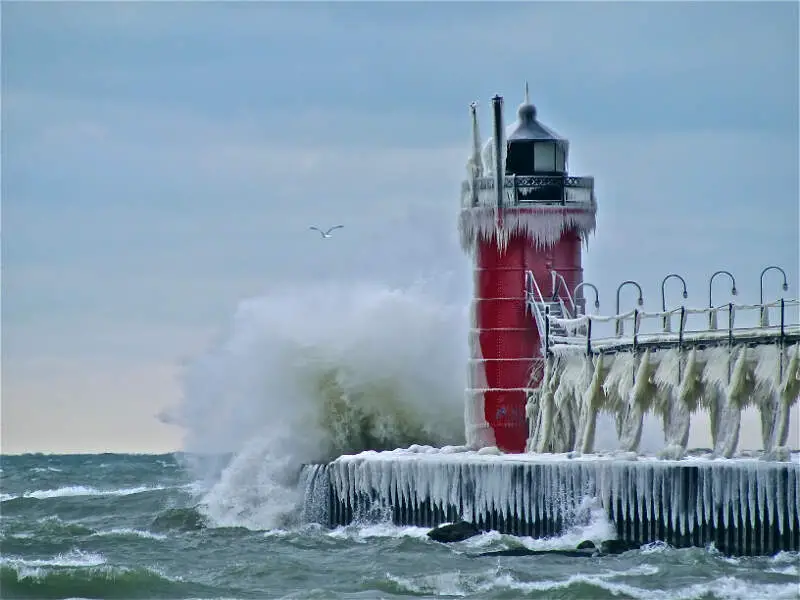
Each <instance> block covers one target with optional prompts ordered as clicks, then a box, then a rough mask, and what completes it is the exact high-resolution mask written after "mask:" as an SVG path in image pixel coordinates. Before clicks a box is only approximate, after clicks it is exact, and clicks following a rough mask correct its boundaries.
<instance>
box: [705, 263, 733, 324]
mask: <svg viewBox="0 0 800 600" xmlns="http://www.w3.org/2000/svg"><path fill="white" fill-rule="evenodd" d="M717 275H727V276H728V277H730V278H731V295H732V296H735V295H736V294H737V293H738V292H737V291H736V278H735V277H734V276H733V275H731V273H730V271H724V270H721V271H716V272H715V273H714V274H713V275H712V276H711V279H709V280H708V308H709V313H708V328H709V329H716V328H717V322H716V321H717V319H716V316H717V315H716V311H715V310H714V304H713V303H712V301H711V284H712V283H714V278H715V277H716V276H717Z"/></svg>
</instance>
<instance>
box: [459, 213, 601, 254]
mask: <svg viewBox="0 0 800 600" xmlns="http://www.w3.org/2000/svg"><path fill="white" fill-rule="evenodd" d="M596 214H597V207H596V205H595V204H590V205H586V206H585V207H583V208H571V207H563V206H535V207H527V206H526V207H519V206H510V207H508V208H504V209H503V211H502V227H499V228H498V226H497V223H498V211H497V208H496V207H495V206H475V207H469V208H463V209H462V210H461V213H460V214H459V218H458V231H459V236H460V239H461V247H462V248H463V249H464V251H465V252H472V251H473V250H474V248H475V244H476V242H477V241H478V240H484V241H491V240H496V242H497V246H498V249H499V250H500V251H501V252H502V251H504V250H505V248H506V247H507V245H508V240H509V238H510V237H511V236H512V235H523V236H525V237H526V238H527V239H529V240H530V241H531V243H533V244H534V246H536V247H537V248H547V247H550V246H553V245H554V244H555V243H556V242H558V241H559V240H560V239H561V237H562V236H563V235H564V233H566V232H567V231H570V230H575V231H577V233H578V234H579V235H580V236H581V238H582V239H583V240H586V239H587V238H588V236H589V234H590V233H592V232H593V231H594V230H595V226H596Z"/></svg>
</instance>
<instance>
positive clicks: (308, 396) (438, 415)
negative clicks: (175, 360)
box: [174, 283, 468, 529]
mask: <svg viewBox="0 0 800 600" xmlns="http://www.w3.org/2000/svg"><path fill="white" fill-rule="evenodd" d="M466 317H467V315H466V307H464V306H460V305H453V304H449V303H447V302H444V301H442V300H440V299H439V297H438V296H437V294H435V293H434V292H432V291H429V290H428V289H427V287H426V286H423V285H417V286H413V287H411V288H409V289H388V288H384V287H380V286H377V285H366V284H357V285H353V284H350V285H348V284H344V283H340V284H333V283H330V284H318V285H305V286H291V287H282V288H280V289H276V290H274V291H272V292H270V293H269V294H267V295H266V296H264V297H261V298H256V299H252V300H247V301H245V302H242V303H241V305H240V306H239V309H238V310H237V312H236V314H235V316H234V319H233V323H232V325H231V327H230V329H229V331H228V332H227V334H226V335H225V336H223V337H222V338H221V339H220V340H219V341H218V342H217V343H216V344H215V345H214V347H213V348H211V350H210V351H209V352H207V353H206V354H205V355H204V356H202V357H200V358H199V359H198V360H197V361H195V362H194V363H192V364H191V365H190V367H189V368H188V369H187V371H186V373H185V380H184V398H183V403H182V405H181V407H180V410H179V411H178V413H177V414H176V415H174V420H175V421H177V422H179V423H180V424H181V425H183V426H184V428H185V430H186V435H185V444H184V446H185V450H187V452H189V453H190V455H191V456H192V457H193V463H192V467H193V469H194V470H195V473H196V475H198V476H199V477H200V478H201V479H202V480H204V482H205V484H204V485H203V487H202V498H201V500H200V504H201V506H202V508H203V511H204V512H205V514H206V515H207V516H208V517H209V519H210V521H211V522H212V523H213V524H216V525H223V526H245V527H248V528H251V529H268V528H272V527H278V526H282V525H284V524H286V521H287V519H291V518H293V517H294V515H295V514H296V512H297V510H298V508H299V507H300V505H301V504H302V492H300V491H298V490H297V486H296V484H297V478H298V474H299V468H300V465H301V464H303V463H305V462H313V461H325V460H329V459H332V458H335V457H336V456H339V455H341V454H348V453H356V452H360V451H362V450H367V449H374V450H384V449H393V448H398V447H407V446H409V445H410V444H414V443H417V444H431V445H436V446H443V445H448V444H461V443H463V440H464V423H463V402H464V400H463V398H464V381H465V379H464V378H465V368H466V367H465V365H466V354H467V344H466V341H465V340H466V339H467V331H466V328H467V323H468V319H467V318H466ZM220 453H232V455H228V456H226V458H225V460H224V461H223V462H222V463H221V464H215V462H214V461H215V459H216V457H217V456H218V455H219V454H220ZM216 460H218V459H216Z"/></svg>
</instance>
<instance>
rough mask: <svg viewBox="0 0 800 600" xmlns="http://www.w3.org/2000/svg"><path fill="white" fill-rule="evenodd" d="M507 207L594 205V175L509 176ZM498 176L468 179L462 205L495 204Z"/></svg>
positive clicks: (506, 178) (505, 192)
mask: <svg viewBox="0 0 800 600" xmlns="http://www.w3.org/2000/svg"><path fill="white" fill-rule="evenodd" d="M503 191H504V203H505V205H506V206H514V205H525V204H529V203H536V204H561V205H569V204H592V203H594V177H570V176H568V175H508V176H506V177H505V180H504V183H503ZM496 204H497V194H496V193H495V182H494V177H478V178H476V179H467V180H466V181H464V183H463V184H462V186H461V206H462V208H471V207H475V206H495V205H496Z"/></svg>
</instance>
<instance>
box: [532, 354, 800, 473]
mask: <svg viewBox="0 0 800 600" xmlns="http://www.w3.org/2000/svg"><path fill="white" fill-rule="evenodd" d="M798 397H800V344H798V345H795V346H793V347H789V348H781V347H780V346H778V345H764V346H756V347H755V348H748V347H747V346H744V345H741V346H734V347H733V348H732V349H731V348H729V347H714V348H709V349H702V350H701V349H691V350H679V349H668V350H662V351H652V352H651V351H650V350H645V351H644V352H641V353H634V352H632V351H622V352H617V353H615V354H606V355H599V356H586V355H583V354H563V355H554V356H551V357H550V358H548V359H547V365H546V367H545V375H544V377H543V379H542V382H541V385H540V386H539V388H538V389H536V390H534V391H533V392H532V393H531V394H530V396H529V399H528V405H527V407H526V412H527V415H528V418H529V427H530V434H529V439H528V446H527V450H528V452H570V451H577V452H581V453H591V452H592V451H593V438H594V424H595V422H596V419H597V416H598V414H599V413H600V412H606V413H610V414H611V415H613V416H614V417H615V419H616V423H617V434H618V435H619V439H620V450H622V451H624V452H636V451H637V450H638V449H639V444H640V442H641V434H642V420H643V418H644V416H645V414H647V413H648V412H653V413H655V414H656V415H658V416H659V417H660V418H661V420H662V422H663V424H664V437H665V440H666V442H667V447H666V448H665V449H664V450H663V451H662V453H661V456H662V458H665V459H666V458H670V459H675V460H677V459H680V458H682V457H683V456H684V455H685V453H686V445H687V442H688V439H689V425H690V419H691V416H692V415H693V414H694V413H696V412H697V411H698V410H700V409H706V410H708V412H709V415H710V417H711V418H710V422H711V437H712V441H713V446H714V454H715V455H716V456H718V457H723V458H731V457H733V456H734V455H735V453H736V449H737V444H738V441H739V428H740V424H741V413H742V410H743V409H744V408H746V407H747V406H749V405H751V404H754V405H755V406H757V408H758V410H759V411H760V413H761V423H762V438H763V440H764V448H763V449H764V454H763V456H764V458H766V459H772V460H774V459H780V458H782V459H783V460H786V457H787V456H788V453H789V449H788V447H786V443H787V439H788V435H789V410H790V409H791V407H792V406H793V405H794V403H795V402H797V400H798Z"/></svg>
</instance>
